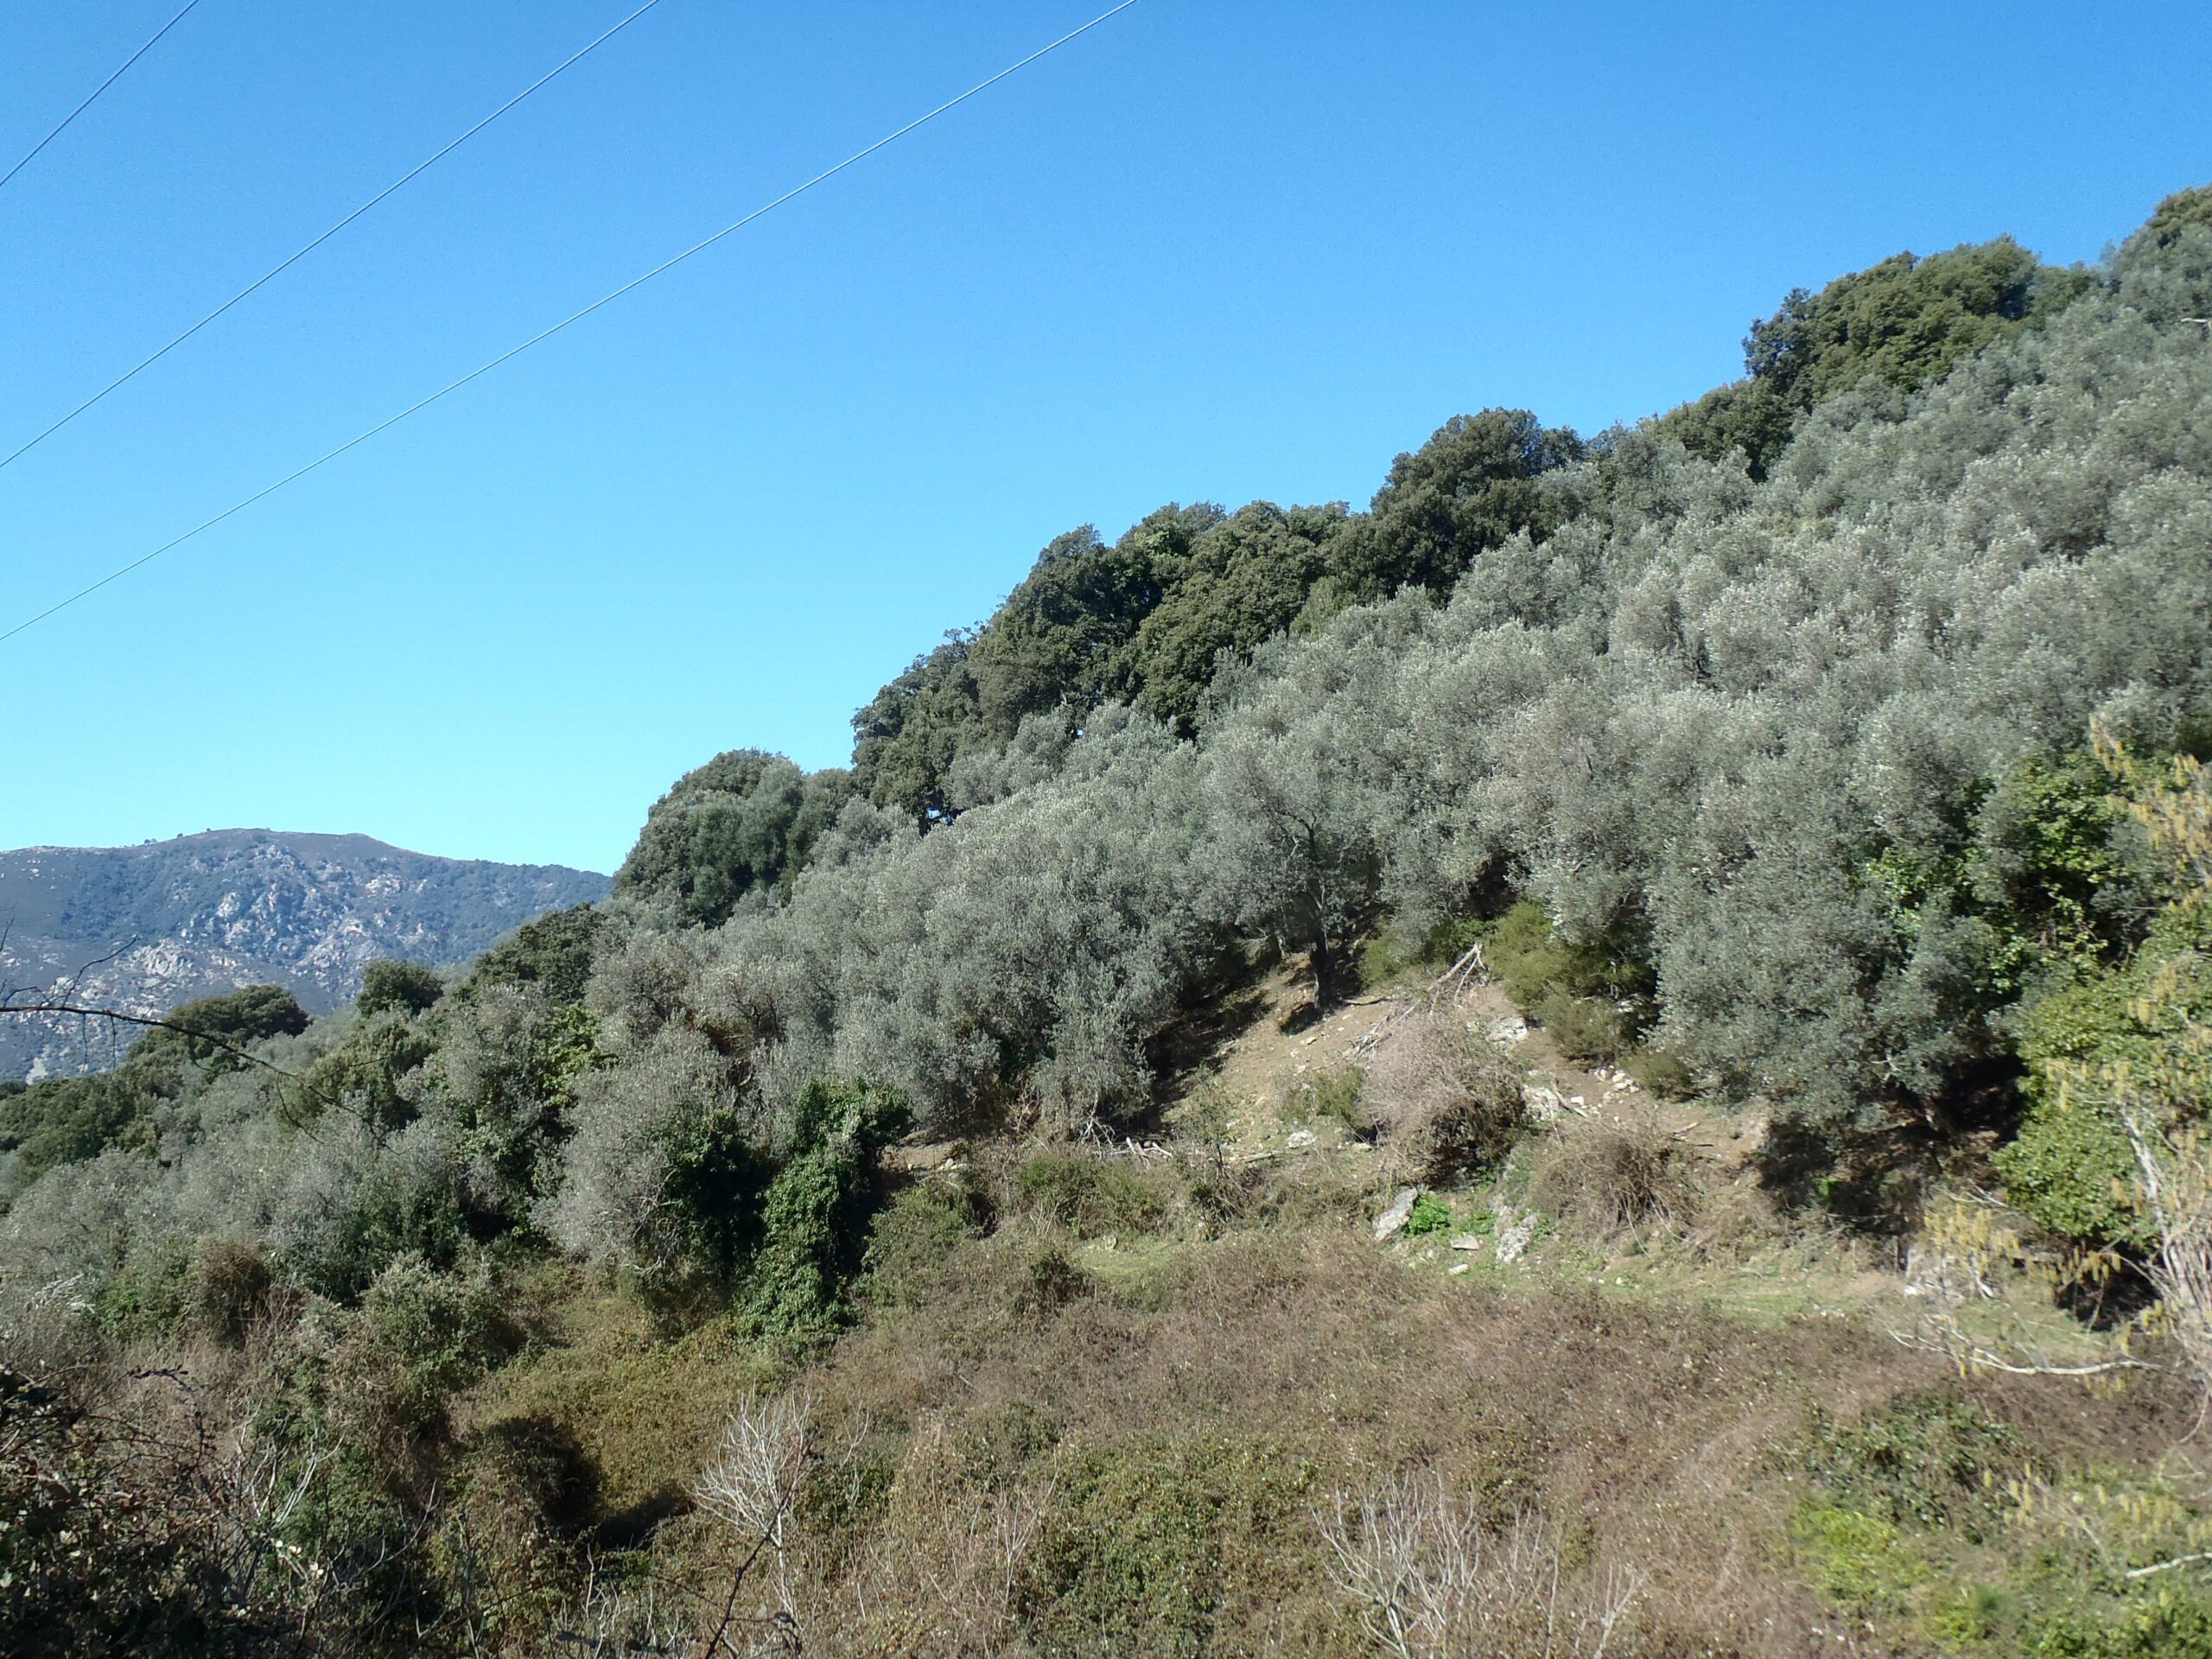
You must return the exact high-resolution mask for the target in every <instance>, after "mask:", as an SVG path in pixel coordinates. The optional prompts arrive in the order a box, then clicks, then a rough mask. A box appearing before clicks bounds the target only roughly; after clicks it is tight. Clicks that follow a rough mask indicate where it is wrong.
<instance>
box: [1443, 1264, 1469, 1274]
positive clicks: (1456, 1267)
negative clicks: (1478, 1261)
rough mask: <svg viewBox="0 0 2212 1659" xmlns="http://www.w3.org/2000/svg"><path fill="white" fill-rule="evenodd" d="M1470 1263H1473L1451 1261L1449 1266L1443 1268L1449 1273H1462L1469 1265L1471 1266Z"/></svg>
mask: <svg viewBox="0 0 2212 1659" xmlns="http://www.w3.org/2000/svg"><path fill="white" fill-rule="evenodd" d="M1472 1265H1473V1264H1472V1263H1471V1262H1453V1263H1452V1266H1450V1267H1449V1268H1446V1269H1445V1271H1446V1273H1451V1274H1462V1273H1465V1271H1466V1270H1467V1269H1468V1268H1470V1267H1471V1266H1472Z"/></svg>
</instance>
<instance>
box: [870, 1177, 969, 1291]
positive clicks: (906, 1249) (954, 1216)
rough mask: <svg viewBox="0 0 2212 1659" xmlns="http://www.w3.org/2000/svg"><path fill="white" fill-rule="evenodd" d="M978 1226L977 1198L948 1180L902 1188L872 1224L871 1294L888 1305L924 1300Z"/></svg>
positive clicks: (923, 1181) (926, 1181)
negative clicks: (970, 1196) (973, 1199)
mask: <svg viewBox="0 0 2212 1659" xmlns="http://www.w3.org/2000/svg"><path fill="white" fill-rule="evenodd" d="M974 1236H976V1207H975V1205H974V1203H973V1202H972V1200H971V1199H970V1198H969V1195H968V1194H967V1193H965V1192H962V1191H960V1190H959V1189H958V1188H957V1187H954V1186H953V1185H950V1183H949V1182H946V1181H942V1180H922V1181H917V1182H915V1183H914V1184H913V1185H911V1186H908V1187H906V1188H905V1189H903V1190H902V1191H901V1192H899V1194H898V1196H897V1197H895V1198H893V1199H892V1200H891V1202H890V1203H889V1204H887V1205H885V1206H884V1207H883V1208H882V1209H880V1210H879V1211H876V1214H875V1219H874V1221H873V1222H872V1223H871V1224H869V1227H868V1248H867V1249H866V1251H865V1252H864V1253H863V1256H862V1266H863V1268H864V1270H865V1272H866V1274H867V1275H868V1284H867V1288H868V1298H869V1300H872V1301H874V1302H877V1303H880V1304H881V1305H883V1306H888V1307H901V1306H912V1305H914V1304H916V1303H918V1302H919V1301H920V1300H923V1298H924V1297H925V1295H926V1294H927V1293H928V1291H929V1289H930V1287H931V1286H932V1285H934V1284H935V1283H936V1282H937V1278H938V1273H939V1271H940V1270H941V1269H942V1268H944V1263H945V1262H946V1261H947V1260H948V1259H950V1256H951V1255H952V1253H953V1252H954V1251H955V1250H957V1249H959V1248H960V1246H961V1245H962V1244H963V1243H966V1242H967V1241H968V1240H969V1239H971V1238H973V1237H974Z"/></svg>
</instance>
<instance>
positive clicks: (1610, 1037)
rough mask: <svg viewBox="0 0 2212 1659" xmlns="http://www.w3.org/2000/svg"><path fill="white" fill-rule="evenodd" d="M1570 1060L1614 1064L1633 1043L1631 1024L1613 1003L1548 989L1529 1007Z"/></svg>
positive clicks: (1537, 1020) (1558, 989)
mask: <svg viewBox="0 0 2212 1659" xmlns="http://www.w3.org/2000/svg"><path fill="white" fill-rule="evenodd" d="M1529 1012H1530V1013H1531V1014H1534V1015H1535V1019H1536V1023H1537V1024H1539V1025H1541V1027H1543V1028H1544V1030H1545V1031H1546V1032H1547V1033H1549V1035H1550V1037H1551V1039H1552V1041H1553V1042H1554V1043H1556V1044H1557V1045H1558V1046H1559V1051H1560V1053H1562V1054H1564V1055H1566V1056H1567V1058H1569V1059H1575V1060H1590V1061H1611V1060H1614V1059H1618V1058H1619V1057H1620V1054H1621V1051H1622V1050H1623V1049H1624V1048H1625V1047H1627V1046H1628V1041H1629V1028H1628V1027H1629V1022H1628V1019H1627V1017H1626V1016H1625V1015H1624V1014H1622V1013H1621V1011H1620V1010H1619V1009H1618V1008H1617V1007H1614V1006H1613V1005H1612V1004H1611V1003H1610V1002H1606V1001H1601V1000H1600V999H1599V998H1597V997H1594V996H1572V995H1568V994H1567V992H1566V991H1565V990H1563V989H1561V988H1560V987H1559V986H1557V985H1554V986H1551V987H1548V988H1547V989H1546V990H1545V991H1544V993H1543V995H1541V996H1539V997H1538V998H1537V999H1536V1000H1535V1003H1534V1005H1533V1006H1532V1007H1530V1008H1529Z"/></svg>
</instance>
